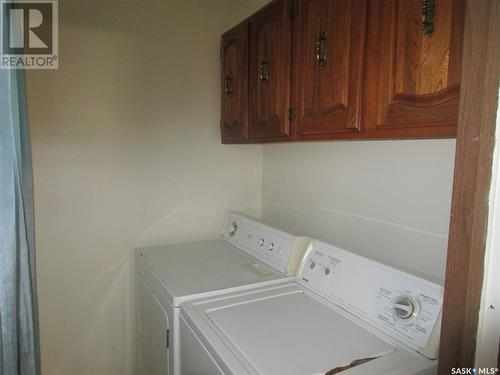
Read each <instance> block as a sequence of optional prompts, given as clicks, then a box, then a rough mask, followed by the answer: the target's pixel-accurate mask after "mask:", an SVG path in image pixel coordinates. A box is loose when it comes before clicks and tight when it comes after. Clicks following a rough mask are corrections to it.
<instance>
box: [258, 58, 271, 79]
mask: <svg viewBox="0 0 500 375" xmlns="http://www.w3.org/2000/svg"><path fill="white" fill-rule="evenodd" d="M259 75H260V80H261V81H263V82H265V81H269V57H267V55H265V56H264V58H263V59H262V62H261V63H260V65H259Z"/></svg>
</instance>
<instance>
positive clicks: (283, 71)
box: [249, 0, 292, 142]
mask: <svg viewBox="0 0 500 375" xmlns="http://www.w3.org/2000/svg"><path fill="white" fill-rule="evenodd" d="M289 7H290V2H289V1H288V0H275V1H273V2H271V3H270V4H269V5H267V6H266V7H264V8H262V9H261V10H260V11H258V12H257V13H256V14H254V15H253V16H252V17H251V19H250V51H249V54H250V63H249V80H250V81H249V87H250V93H249V103H250V106H249V110H250V123H249V137H250V139H251V140H253V141H257V142H260V141H264V140H266V139H275V138H277V137H278V138H280V137H287V136H288V135H289V134H290V124H289V121H288V114H287V113H288V112H287V111H288V108H289V106H290V70H291V65H292V62H291V40H292V32H291V21H290V19H289V17H288V11H289ZM263 64H265V65H267V66H266V67H263ZM264 68H265V69H267V70H268V72H267V74H266V75H267V79H262V77H261V74H262V73H263V72H262V69H264Z"/></svg>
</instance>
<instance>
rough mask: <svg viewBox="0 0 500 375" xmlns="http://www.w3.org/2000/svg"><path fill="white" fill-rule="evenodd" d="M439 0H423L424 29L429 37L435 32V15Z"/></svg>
mask: <svg viewBox="0 0 500 375" xmlns="http://www.w3.org/2000/svg"><path fill="white" fill-rule="evenodd" d="M436 1H437V0H422V30H423V31H424V35H425V36H426V37H427V38H430V37H431V36H432V34H433V33H434V16H435V11H436Z"/></svg>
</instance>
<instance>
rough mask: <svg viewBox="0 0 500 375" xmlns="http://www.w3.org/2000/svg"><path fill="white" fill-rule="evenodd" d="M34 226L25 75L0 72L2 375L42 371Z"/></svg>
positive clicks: (7, 71) (0, 313)
mask: <svg viewBox="0 0 500 375" xmlns="http://www.w3.org/2000/svg"><path fill="white" fill-rule="evenodd" d="M2 8H3V7H2ZM0 12H3V9H2V10H0ZM0 16H1V17H0V30H3V23H4V22H5V18H4V17H5V15H4V14H0ZM33 222H34V221H33V175H32V164H31V153H30V142H29V131H28V119H27V108H26V87H25V79H24V71H22V70H5V69H0V374H2V375H15V374H21V375H25V374H39V373H40V355H39V352H40V349H39V338H38V318H37V302H36V275H35V254H34V246H35V244H34V228H33Z"/></svg>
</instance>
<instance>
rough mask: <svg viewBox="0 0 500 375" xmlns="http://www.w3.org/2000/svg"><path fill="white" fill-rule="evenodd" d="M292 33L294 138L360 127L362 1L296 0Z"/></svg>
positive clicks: (364, 7)
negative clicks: (296, 9) (295, 17)
mask: <svg viewBox="0 0 500 375" xmlns="http://www.w3.org/2000/svg"><path fill="white" fill-rule="evenodd" d="M298 4H299V8H298V14H297V15H298V17H297V24H296V25H295V27H296V28H295V30H297V32H295V33H294V72H293V77H294V78H293V81H292V84H293V85H294V89H293V90H294V91H293V92H294V97H293V100H292V103H293V106H294V109H295V106H296V115H297V117H296V124H297V133H298V135H299V136H301V135H308V134H325V133H339V132H346V131H358V130H359V129H360V108H361V99H362V97H361V94H362V90H361V88H362V77H363V62H364V61H363V57H364V40H365V26H366V14H367V1H366V0H301V1H299V3H298Z"/></svg>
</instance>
